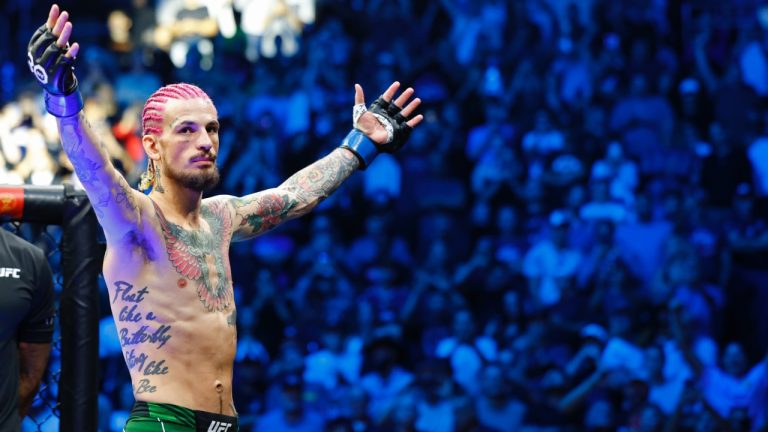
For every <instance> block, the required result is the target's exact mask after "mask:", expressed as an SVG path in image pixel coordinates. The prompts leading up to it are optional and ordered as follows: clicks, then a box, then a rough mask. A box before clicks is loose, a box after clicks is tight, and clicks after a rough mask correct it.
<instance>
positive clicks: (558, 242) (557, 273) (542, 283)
mask: <svg viewBox="0 0 768 432" xmlns="http://www.w3.org/2000/svg"><path fill="white" fill-rule="evenodd" d="M549 225H550V233H549V237H548V238H545V239H543V240H541V241H539V242H538V243H536V244H534V245H533V246H532V247H531V249H530V250H528V252H527V253H526V255H525V258H524V259H523V274H524V275H525V276H526V277H527V278H528V289H529V290H530V293H531V298H532V300H533V303H534V305H535V307H537V308H542V307H548V306H551V305H553V304H555V303H557V302H558V301H560V296H561V293H562V291H563V289H564V288H565V287H566V286H568V285H569V284H571V283H572V282H573V278H574V277H575V275H576V270H577V268H578V265H579V263H580V262H581V254H580V253H579V252H578V251H576V250H573V249H571V248H570V247H569V246H568V228H569V221H568V218H567V216H566V215H565V214H563V213H562V212H559V211H555V212H553V213H552V214H551V215H550V217H549Z"/></svg>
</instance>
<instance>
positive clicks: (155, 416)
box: [123, 402, 238, 432]
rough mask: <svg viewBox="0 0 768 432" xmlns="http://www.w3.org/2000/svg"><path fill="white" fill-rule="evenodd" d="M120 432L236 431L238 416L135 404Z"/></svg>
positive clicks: (156, 404) (170, 406)
mask: <svg viewBox="0 0 768 432" xmlns="http://www.w3.org/2000/svg"><path fill="white" fill-rule="evenodd" d="M123 432H238V426H237V417H231V416H225V415H221V414H214V413H209V412H205V411H193V410H191V409H187V408H184V407H180V406H178V405H171V404H160V403H152V402H136V404H135V405H134V406H133V410H131V416H130V417H128V422H127V423H126V424H125V428H123Z"/></svg>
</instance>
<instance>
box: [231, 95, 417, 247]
mask: <svg viewBox="0 0 768 432" xmlns="http://www.w3.org/2000/svg"><path fill="white" fill-rule="evenodd" d="M399 86H400V84H399V83H397V82H395V83H393V84H392V85H391V86H390V87H389V88H388V89H387V91H385V92H384V94H383V95H382V96H381V97H380V98H379V99H377V100H376V102H374V103H373V104H372V105H371V107H370V109H367V108H365V97H364V94H363V89H362V88H361V87H360V86H359V85H356V86H355V109H354V111H353V124H354V125H355V129H353V130H352V132H350V133H349V135H347V138H345V139H344V142H343V143H342V145H341V147H339V148H337V149H335V150H333V151H332V152H331V153H330V154H329V155H327V156H325V157H323V158H322V159H320V160H318V161H317V162H314V163H313V164H311V165H309V166H307V167H306V168H304V169H302V170H300V171H299V172H297V173H296V174H294V175H292V176H291V177H289V178H288V179H287V180H286V181H285V182H283V184H281V185H280V186H278V187H276V188H273V189H267V190H264V191H261V192H257V193H255V194H251V195H247V196H244V197H240V198H236V197H230V198H229V199H228V201H229V202H230V203H231V205H232V206H233V207H234V212H235V221H234V236H233V240H236V241H237V240H245V239H248V238H252V237H255V236H257V235H260V234H262V233H264V232H266V231H268V230H270V229H272V228H274V227H276V226H277V225H279V224H281V223H282V222H284V221H287V220H289V219H293V218H297V217H299V216H303V215H305V214H307V213H309V212H310V211H312V210H313V209H314V208H315V207H317V205H318V204H320V203H321V202H322V201H323V200H324V199H325V198H327V197H328V196H330V195H331V194H332V193H333V192H334V191H335V190H336V189H338V188H339V186H341V184H342V183H343V182H344V180H346V179H347V178H349V176H351V175H352V173H353V172H355V170H357V169H365V168H366V167H367V165H368V164H369V163H370V162H371V161H372V160H373V158H374V157H375V156H376V154H378V153H379V152H388V153H391V152H395V151H397V150H398V149H400V147H402V146H403V145H404V144H405V141H406V140H407V139H408V136H409V135H410V131H411V130H412V128H413V127H414V126H416V125H417V124H419V123H420V122H421V120H422V119H423V116H422V115H421V114H419V115H417V116H414V117H413V118H410V116H411V114H412V113H413V111H414V110H415V109H416V107H418V105H419V104H420V103H421V101H420V100H419V99H418V98H416V99H414V100H412V101H411V102H410V103H408V105H407V106H405V103H406V102H408V100H409V99H410V98H411V97H412V96H413V93H414V91H413V89H412V88H408V89H406V90H405V91H404V92H403V93H402V94H401V95H400V96H399V97H398V98H397V99H395V100H393V97H394V95H395V93H396V92H397V89H398V88H399ZM403 106H405V108H403Z"/></svg>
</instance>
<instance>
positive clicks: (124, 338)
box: [112, 281, 172, 394]
mask: <svg viewBox="0 0 768 432" xmlns="http://www.w3.org/2000/svg"><path fill="white" fill-rule="evenodd" d="M148 294H149V288H147V287H146V286H145V287H142V288H137V287H135V286H134V285H133V284H131V283H130V282H126V281H116V282H115V283H114V295H113V298H112V304H113V305H114V304H115V303H116V302H117V301H118V300H120V302H121V303H122V305H123V306H122V308H120V312H119V313H118V314H117V327H118V329H117V333H118V337H119V339H120V345H121V346H122V347H123V350H124V355H125V363H126V365H127V366H128V369H130V370H132V371H133V370H135V371H137V372H138V373H139V374H140V375H141V376H144V377H151V376H156V375H167V374H168V372H169V370H168V367H167V366H166V365H165V359H164V358H161V357H160V355H159V354H158V350H160V348H162V347H163V346H164V345H165V344H166V343H167V342H168V341H169V340H171V337H172V336H171V326H170V325H168V324H160V323H158V322H157V316H156V315H155V313H154V312H152V311H147V310H146V309H144V308H142V307H140V305H141V303H142V302H144V300H146V297H147V295H148ZM153 347H154V348H155V349H154V350H153V349H152V348H153ZM156 391H157V387H156V386H154V385H152V383H151V381H150V379H149V378H142V379H141V380H139V382H138V385H137V386H136V394H142V393H154V392H156Z"/></svg>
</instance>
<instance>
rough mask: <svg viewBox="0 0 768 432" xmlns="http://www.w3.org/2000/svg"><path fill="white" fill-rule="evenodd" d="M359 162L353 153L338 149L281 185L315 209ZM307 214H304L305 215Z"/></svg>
mask: <svg viewBox="0 0 768 432" xmlns="http://www.w3.org/2000/svg"><path fill="white" fill-rule="evenodd" d="M358 164H359V161H358V160H357V158H356V157H355V156H354V155H353V154H352V152H350V151H348V150H345V149H336V150H334V151H333V152H332V153H331V154H329V155H328V156H326V157H324V158H322V159H320V160H319V161H317V162H315V163H313V164H312V165H310V166H308V167H306V168H304V169H303V170H301V171H299V172H297V173H296V174H294V175H293V176H291V177H290V178H288V180H286V181H285V183H283V184H282V185H280V189H285V190H288V191H291V192H293V193H294V194H296V197H297V198H298V200H299V201H300V202H301V203H303V204H305V205H307V206H309V209H308V210H307V211H309V210H311V209H312V208H314V207H315V206H316V205H317V204H319V203H320V201H322V200H324V199H325V198H327V197H328V196H329V195H330V194H331V193H333V191H335V190H336V189H337V188H338V187H339V186H341V183H342V182H343V181H344V180H346V179H347V178H348V177H349V176H350V175H352V173H353V172H354V171H355V169H357V166H358ZM304 213H306V212H302V213H301V214H304Z"/></svg>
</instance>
